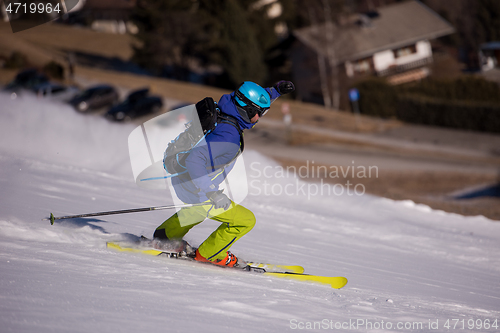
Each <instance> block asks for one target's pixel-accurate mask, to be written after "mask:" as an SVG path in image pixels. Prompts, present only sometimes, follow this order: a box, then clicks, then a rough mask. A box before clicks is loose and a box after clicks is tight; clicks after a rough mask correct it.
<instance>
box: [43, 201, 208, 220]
mask: <svg viewBox="0 0 500 333" xmlns="http://www.w3.org/2000/svg"><path fill="white" fill-rule="evenodd" d="M202 205H206V203H199V204H186V205H172V206H157V207H145V208H133V209H124V210H113V211H109V212H99V213H89V214H80V215H69V216H57V217H56V216H54V214H52V213H50V217H49V218H43V219H42V221H50V224H52V225H53V224H54V221H55V220H65V219H75V218H79V217H91V216H103V215H116V214H126V213H138V212H148V211H152V210H162V209H173V208H184V207H194V206H202Z"/></svg>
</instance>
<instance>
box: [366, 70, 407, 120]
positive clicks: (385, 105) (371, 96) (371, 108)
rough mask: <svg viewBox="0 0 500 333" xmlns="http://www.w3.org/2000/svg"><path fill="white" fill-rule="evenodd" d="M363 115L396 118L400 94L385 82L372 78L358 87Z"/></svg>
mask: <svg viewBox="0 0 500 333" xmlns="http://www.w3.org/2000/svg"><path fill="white" fill-rule="evenodd" d="M356 88H357V89H358V90H359V109H360V111H361V113H363V114H366V115H370V116H378V117H383V118H390V117H395V116H396V105H397V101H398V94H397V91H396V89H394V87H393V86H391V85H389V84H388V83H387V82H386V81H385V80H383V79H379V78H370V79H367V80H365V81H362V82H360V83H358V84H357V85H356Z"/></svg>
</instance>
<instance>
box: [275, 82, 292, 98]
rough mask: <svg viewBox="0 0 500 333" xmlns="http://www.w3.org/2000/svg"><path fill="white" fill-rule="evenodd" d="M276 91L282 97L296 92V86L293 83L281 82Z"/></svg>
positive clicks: (276, 86)
mask: <svg viewBox="0 0 500 333" xmlns="http://www.w3.org/2000/svg"><path fill="white" fill-rule="evenodd" d="M274 89H276V90H277V91H278V92H279V93H280V95H285V94H289V93H291V92H293V91H295V86H294V85H293V83H292V82H291V81H280V82H278V83H276V84H275V85H274Z"/></svg>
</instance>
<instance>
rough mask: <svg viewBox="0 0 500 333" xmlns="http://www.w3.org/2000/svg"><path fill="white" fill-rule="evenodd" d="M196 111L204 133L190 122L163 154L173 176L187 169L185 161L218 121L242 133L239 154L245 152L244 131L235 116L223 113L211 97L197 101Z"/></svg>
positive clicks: (166, 165) (165, 164)
mask: <svg viewBox="0 0 500 333" xmlns="http://www.w3.org/2000/svg"><path fill="white" fill-rule="evenodd" d="M196 113H197V115H198V118H199V119H200V125H201V129H202V131H203V133H200V131H197V130H196V129H195V126H190V125H189V124H190V123H188V125H187V126H188V127H187V128H186V130H185V131H184V132H182V133H181V134H179V136H178V137H177V138H175V139H174V140H172V141H171V142H170V143H169V144H168V146H167V149H166V150H165V154H164V155H163V165H164V167H165V170H166V171H167V172H168V173H170V174H171V175H173V176H176V175H179V174H182V173H184V172H186V171H187V170H186V166H185V161H186V158H187V157H188V155H189V153H190V152H191V150H192V149H193V148H194V147H196V146H197V145H198V144H199V143H200V142H201V141H203V139H204V138H205V137H206V136H207V135H209V134H210V133H211V132H212V131H213V130H214V129H215V127H216V126H217V124H218V123H226V124H230V125H233V126H234V127H235V128H236V129H237V130H238V133H239V134H240V151H239V153H238V155H239V154H241V153H242V152H243V149H244V142H243V132H242V130H241V128H240V126H239V125H238V121H237V120H236V118H234V117H233V116H230V115H228V114H225V113H222V111H221V110H220V109H219V108H218V107H217V103H216V102H215V101H214V100H213V99H212V98H211V97H206V98H204V99H202V100H201V101H199V102H198V103H196ZM238 155H237V156H238Z"/></svg>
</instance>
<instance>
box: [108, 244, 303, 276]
mask: <svg viewBox="0 0 500 333" xmlns="http://www.w3.org/2000/svg"><path fill="white" fill-rule="evenodd" d="M150 243H151V241H150V240H143V241H142V242H137V243H133V244H132V243H121V242H107V243H106V245H107V247H108V248H112V249H115V250H117V251H120V252H133V253H142V254H147V255H152V256H162V257H168V258H174V259H184V260H190V261H195V260H194V258H193V257H192V256H190V255H189V254H188V253H186V252H177V251H168V250H163V249H155V248H152V247H151V245H150ZM236 269H242V270H246V271H253V272H259V273H260V272H261V273H266V272H268V273H269V272H273V273H304V267H302V266H297V265H274V264H266V263H255V262H246V261H244V265H242V266H239V267H237V268H236Z"/></svg>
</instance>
